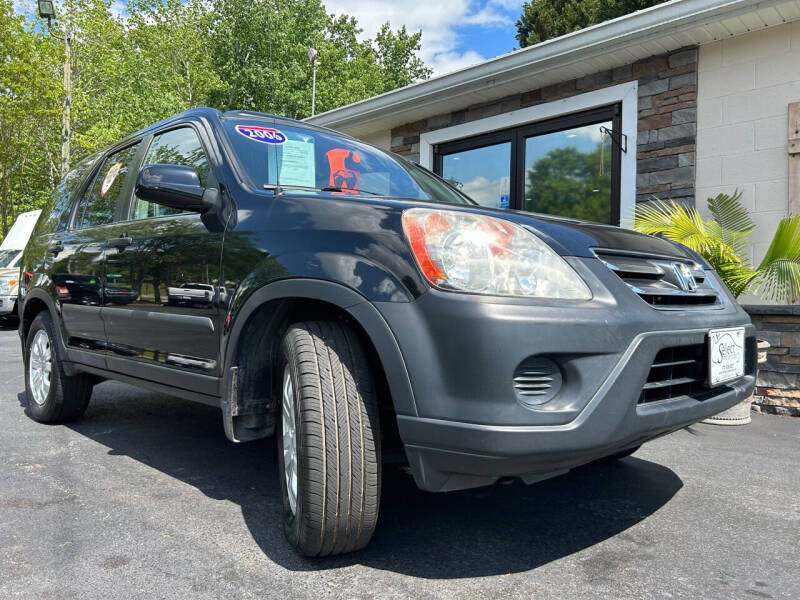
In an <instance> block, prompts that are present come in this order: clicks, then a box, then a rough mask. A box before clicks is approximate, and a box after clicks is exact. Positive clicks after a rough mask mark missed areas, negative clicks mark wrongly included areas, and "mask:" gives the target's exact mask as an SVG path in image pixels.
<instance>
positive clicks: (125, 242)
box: [108, 235, 133, 250]
mask: <svg viewBox="0 0 800 600" xmlns="http://www.w3.org/2000/svg"><path fill="white" fill-rule="evenodd" d="M132 243H133V238H132V237H128V236H127V235H122V236H120V237H115V238H111V239H110V240H108V247H109V248H117V249H118V250H122V249H123V248H127V247H128V246H130V245H131V244H132Z"/></svg>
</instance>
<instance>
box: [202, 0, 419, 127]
mask: <svg viewBox="0 0 800 600" xmlns="http://www.w3.org/2000/svg"><path fill="white" fill-rule="evenodd" d="M210 7H211V8H210V14H211V15H213V17H212V18H211V20H210V24H209V30H208V37H209V41H210V48H211V55H212V60H213V63H214V68H215V69H216V71H217V73H219V76H220V79H221V84H222V85H221V86H220V87H219V88H218V89H217V90H216V91H215V92H214V93H213V94H212V97H211V103H212V104H213V105H215V106H218V107H220V108H226V109H233V108H244V109H251V110H261V111H266V112H273V113H276V114H282V115H286V116H290V117H295V118H302V117H306V116H308V115H309V114H310V112H311V65H310V64H309V61H308V56H307V54H306V52H307V49H308V47H309V46H313V47H315V48H316V49H317V50H318V52H319V67H318V73H317V111H318V112H323V111H325V110H330V109H332V108H335V107H337V106H341V105H343V104H347V103H350V102H355V101H356V100H360V99H363V98H366V97H369V96H372V95H375V94H379V93H382V92H385V91H387V90H390V89H393V88H395V87H398V86H401V85H407V84H409V83H412V82H414V81H417V80H418V79H422V78H425V77H428V76H429V75H430V73H431V71H430V70H429V69H427V68H426V67H425V66H424V65H423V63H422V61H421V60H420V59H419V58H418V56H417V53H418V52H419V48H420V35H421V34H420V33H415V34H409V33H408V32H407V31H406V29H405V27H402V28H400V29H399V30H398V31H397V32H393V31H392V30H391V28H390V27H389V25H388V24H386V25H384V26H383V27H382V28H381V29H380V31H379V32H378V34H377V36H376V39H375V40H374V41H373V40H365V41H359V39H358V36H359V34H360V33H361V29H359V27H358V23H357V21H356V20H355V18H353V17H350V16H347V15H340V16H334V15H329V14H327V13H326V12H325V7H324V6H323V5H322V3H321V2H320V0H282V1H280V2H279V1H277V0H263V1H262V2H251V1H249V0H211V2H210Z"/></svg>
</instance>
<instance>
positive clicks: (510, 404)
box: [376, 260, 755, 491]
mask: <svg viewBox="0 0 800 600" xmlns="http://www.w3.org/2000/svg"><path fill="white" fill-rule="evenodd" d="M576 269H578V270H579V272H580V273H581V275H582V276H583V277H584V279H585V280H586V281H587V282H588V283H589V285H590V287H592V289H593V292H594V296H595V297H594V299H593V300H592V301H590V302H586V303H582V304H578V305H576V304H571V305H570V304H565V303H550V304H548V303H544V302H541V303H531V302H523V301H520V300H517V299H509V300H506V301H498V300H497V299H483V298H480V297H476V296H466V295H462V294H451V293H446V292H439V291H436V290H432V291H429V292H427V293H426V294H424V295H423V296H422V297H421V298H419V299H418V300H417V301H415V302H413V303H387V304H385V305H380V304H378V305H376V306H378V309H379V310H380V311H381V312H382V314H383V315H384V317H385V318H386V320H387V322H388V323H389V325H390V327H391V328H392V330H393V332H394V334H395V336H396V338H397V340H398V344H399V346H400V348H401V351H402V353H403V357H404V360H405V362H406V366H407V369H408V372H409V376H410V379H411V384H412V389H413V392H414V408H415V411H414V414H398V427H399V431H400V436H401V438H402V440H403V442H404V444H405V448H406V454H407V456H408V459H409V462H410V466H411V468H412V472H413V474H414V476H415V479H416V481H417V484H418V485H419V486H420V487H421V488H423V489H426V490H430V491H446V490H451V489H461V488H466V487H473V486H477V485H485V484H489V483H492V482H493V481H495V480H496V479H497V478H499V477H502V476H521V477H523V478H524V479H526V480H529V481H532V480H536V479H538V478H545V477H547V476H551V475H553V474H558V473H560V472H563V471H564V470H566V469H569V468H572V467H575V466H578V465H581V464H584V463H587V462H590V461H592V460H595V459H597V458H601V457H603V456H607V455H609V454H613V453H615V452H618V451H620V450H624V449H626V448H629V447H633V446H637V445H639V444H641V443H643V442H645V441H648V440H650V439H653V438H655V437H658V436H660V435H663V434H666V433H669V432H671V431H675V430H677V429H680V428H682V427H685V426H687V425H689V424H691V423H695V422H697V421H700V420H702V419H704V418H706V417H708V416H710V415H713V414H716V413H718V412H720V411H722V410H725V409H726V408H729V407H730V406H733V405H734V404H736V403H737V402H739V401H740V400H742V399H744V398H745V397H747V396H748V395H749V394H750V393H752V390H753V386H754V371H755V354H754V346H755V343H754V336H755V330H754V328H753V326H752V325H751V324H750V321H749V318H748V316H747V315H746V313H745V312H744V311H743V310H742V309H741V307H739V306H738V305H737V304H736V303H735V302H734V301H733V300H732V299H730V298H728V299H727V300H726V302H725V303H724V306H723V307H722V308H717V309H713V310H685V311H659V310H655V309H653V308H652V307H650V306H649V305H647V304H646V303H645V302H644V301H642V300H641V299H640V298H639V297H638V296H636V295H635V294H632V293H631V292H630V290H629V289H628V288H627V287H624V288H615V287H614V286H615V283H616V281H615V279H616V276H615V275H613V274H611V273H610V272H609V271H608V269H606V268H605V267H604V266H602V265H599V262H598V261H592V260H586V261H578V263H577V265H576ZM607 274H608V275H611V276H612V277H613V278H615V279H609V278H606V275H607ZM601 278H605V279H604V280H602V281H600V279H601ZM623 285H624V284H623ZM730 326H745V328H746V333H745V335H746V337H747V338H748V345H749V346H750V347H751V354H752V356H751V357H750V360H749V361H748V370H747V372H746V374H745V376H744V377H741V378H740V379H738V380H736V381H734V382H732V383H729V384H727V385H725V386H721V387H718V388H714V389H713V390H708V391H707V392H704V393H703V394H699V395H694V396H688V395H683V396H676V397H673V398H670V399H668V400H662V401H659V402H649V403H645V404H640V403H638V400H639V396H640V394H641V391H642V387H643V385H644V383H645V382H646V381H647V377H648V374H649V372H650V368H651V366H652V364H653V361H654V359H655V357H656V355H657V353H658V352H659V351H660V350H662V349H663V348H670V347H680V346H691V345H698V344H705V343H706V339H707V334H708V330H709V329H710V328H716V327H730ZM531 356H546V357H549V358H551V359H553V360H554V361H555V362H556V363H557V364H558V365H559V367H560V369H561V372H562V375H563V380H564V383H563V385H562V388H561V391H560V392H559V393H558V394H557V395H556V396H555V397H554V398H553V399H552V400H551V401H550V402H547V403H546V404H543V405H541V406H537V407H526V406H524V405H523V404H522V403H521V402H520V401H519V397H518V396H517V393H516V391H515V390H514V387H513V376H514V371H515V369H516V368H517V366H518V365H519V364H520V363H521V362H522V361H524V360H525V359H527V358H529V357H531Z"/></svg>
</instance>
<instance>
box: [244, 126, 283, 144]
mask: <svg viewBox="0 0 800 600" xmlns="http://www.w3.org/2000/svg"><path fill="white" fill-rule="evenodd" d="M236 132H237V133H238V134H240V135H243V136H244V137H246V138H249V139H251V140H253V141H254V142H261V143H262V144H285V143H286V134H284V133H283V132H282V131H278V130H277V129H275V128H273V127H260V126H258V125H237V126H236Z"/></svg>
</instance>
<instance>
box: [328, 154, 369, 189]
mask: <svg viewBox="0 0 800 600" xmlns="http://www.w3.org/2000/svg"><path fill="white" fill-rule="evenodd" d="M325 156H327V157H328V166H329V167H330V174H331V175H330V179H329V181H328V185H329V186H331V187H337V188H341V189H342V190H343V191H349V192H350V193H355V192H357V191H358V183H359V181H360V179H361V174H360V173H359V172H358V171H354V170H353V169H351V168H348V166H347V159H348V158H349V159H350V161H351V162H354V163H360V162H361V157H360V156H359V155H358V153H357V152H353V151H351V150H348V149H347V148H334V149H333V150H328V151H327V152H326V153H325Z"/></svg>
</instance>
